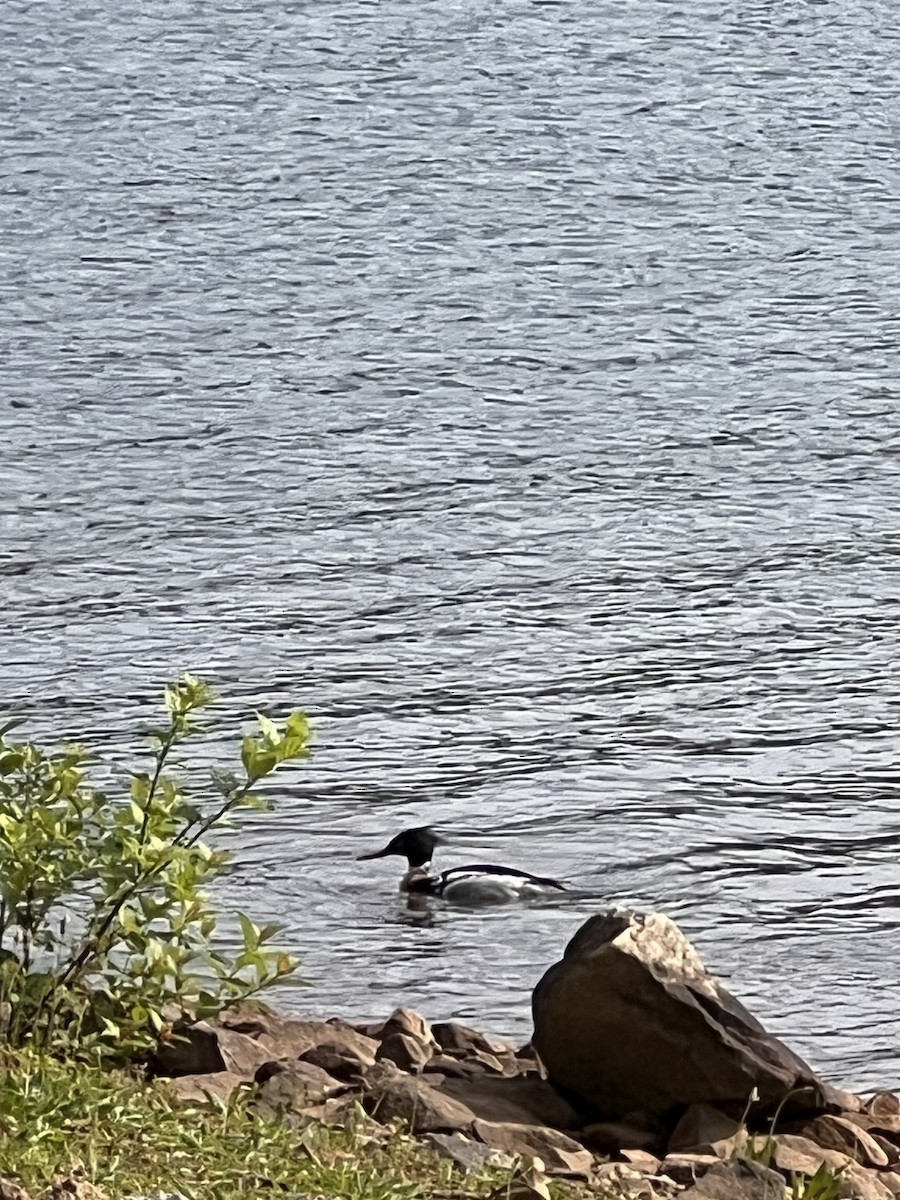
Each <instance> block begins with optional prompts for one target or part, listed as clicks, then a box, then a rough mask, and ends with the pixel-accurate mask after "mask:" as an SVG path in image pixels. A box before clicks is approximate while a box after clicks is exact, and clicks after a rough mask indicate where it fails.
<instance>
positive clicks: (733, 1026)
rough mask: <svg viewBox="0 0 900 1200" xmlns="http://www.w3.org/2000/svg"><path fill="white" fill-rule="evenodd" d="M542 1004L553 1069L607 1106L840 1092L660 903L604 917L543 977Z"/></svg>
mask: <svg viewBox="0 0 900 1200" xmlns="http://www.w3.org/2000/svg"><path fill="white" fill-rule="evenodd" d="M533 1013H534V1037H533V1042H534V1046H535V1048H536V1049H537V1052H538V1054H539V1055H540V1058H541V1061H542V1062H543V1064H544V1066H545V1067H546V1069H547V1073H548V1075H549V1077H550V1078H551V1079H552V1080H553V1081H554V1082H555V1083H556V1084H557V1085H558V1086H560V1087H561V1088H563V1089H565V1090H566V1092H567V1093H571V1094H573V1095H576V1096H578V1097H581V1098H582V1099H583V1100H584V1101H585V1102H587V1103H588V1104H589V1105H591V1106H592V1107H593V1108H594V1110H595V1112H596V1114H597V1115H598V1116H599V1117H609V1118H612V1119H616V1118H618V1117H619V1116H620V1115H621V1114H622V1113H623V1111H625V1110H626V1109H629V1108H642V1109H647V1110H649V1111H650V1112H653V1113H657V1114H660V1115H662V1114H665V1113H667V1112H668V1111H669V1110H671V1109H673V1108H675V1107H676V1106H681V1105H690V1104H712V1105H714V1106H716V1107H720V1108H722V1107H725V1108H728V1109H729V1111H731V1110H734V1111H735V1112H736V1113H740V1112H741V1111H742V1110H743V1108H744V1106H745V1104H746V1101H747V1097H748V1096H749V1095H750V1094H751V1093H752V1091H753V1089H754V1088H756V1089H757V1094H758V1095H759V1096H760V1105H759V1107H760V1108H761V1109H768V1108H772V1107H773V1106H775V1105H777V1104H779V1103H781V1102H782V1101H784V1100H785V1098H786V1097H787V1095H788V1093H789V1092H793V1091H795V1089H800V1090H801V1092H802V1089H804V1088H805V1089H807V1091H806V1093H805V1094H798V1096H796V1097H795V1096H792V1097H791V1099H790V1101H789V1102H788V1105H787V1107H788V1108H789V1109H790V1112H798V1113H807V1112H808V1113H810V1114H815V1113H817V1112H822V1111H824V1110H825V1109H826V1108H827V1106H828V1104H829V1103H830V1102H833V1100H834V1098H833V1096H831V1094H830V1093H829V1091H828V1088H827V1085H825V1084H823V1083H822V1082H821V1081H820V1080H819V1079H818V1078H817V1077H816V1075H815V1073H814V1072H813V1070H812V1068H810V1067H809V1066H808V1065H807V1064H806V1063H805V1062H803V1060H802V1059H801V1058H799V1057H798V1056H797V1055H796V1054H794V1053H793V1051H791V1050H789V1049H788V1047H787V1046H785V1045H784V1044H783V1043H782V1042H780V1041H779V1040H778V1039H777V1038H776V1037H774V1036H773V1035H772V1034H769V1033H767V1032H766V1030H765V1029H764V1028H763V1027H762V1025H760V1023H759V1022H758V1021H757V1020H756V1019H755V1018H754V1017H752V1016H751V1015H750V1013H748V1012H747V1010H746V1009H745V1008H743V1006H742V1005H741V1004H740V1003H739V1002H738V1001H737V1000H736V999H735V998H734V997H733V996H731V995H730V994H729V993H728V992H727V991H725V989H724V988H722V987H721V986H720V985H719V984H718V983H717V982H716V981H715V980H714V979H713V977H712V976H711V975H710V974H709V973H708V971H707V970H706V968H705V967H704V966H703V963H702V962H701V961H700V958H699V956H698V954H697V952H696V950H695V949H694V948H693V946H692V945H691V944H690V942H689V941H688V940H687V938H686V937H685V936H684V934H683V933H682V932H681V930H680V929H679V928H678V927H677V926H676V925H675V924H674V923H673V922H672V921H670V920H669V918H668V917H665V916H662V915H661V914H658V913H653V914H650V915H647V916H640V915H637V914H634V913H621V912H615V913H610V914H603V915H599V916H596V917H592V918H591V919H590V920H589V921H588V922H586V924H585V925H583V926H582V928H581V929H580V930H579V931H578V932H577V933H576V934H575V936H574V938H573V939H572V940H571V942H570V943H569V945H568V946H567V947H566V951H565V954H564V956H563V958H562V960H561V961H560V962H558V963H556V964H555V965H554V966H552V967H551V968H550V969H549V970H548V971H547V972H546V974H545V975H544V977H543V978H542V979H541V980H540V982H539V983H538V985H537V987H536V988H535V991H534V996H533ZM790 1112H788V1111H785V1113H784V1115H785V1116H786V1117H787V1116H789V1115H790Z"/></svg>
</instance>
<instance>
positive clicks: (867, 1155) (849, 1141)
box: [804, 1114, 891, 1167]
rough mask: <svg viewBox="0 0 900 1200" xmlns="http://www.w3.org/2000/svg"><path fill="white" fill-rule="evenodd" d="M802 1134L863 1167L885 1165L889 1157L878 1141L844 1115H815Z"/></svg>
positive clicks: (887, 1164)
mask: <svg viewBox="0 0 900 1200" xmlns="http://www.w3.org/2000/svg"><path fill="white" fill-rule="evenodd" d="M804 1136H806V1137H808V1138H810V1139H811V1140H812V1141H814V1142H815V1143H816V1145H817V1146H825V1147H827V1149H829V1150H838V1151H840V1153H841V1154H847V1155H849V1157H850V1158H852V1159H854V1160H855V1161H856V1162H858V1163H861V1164H862V1165H863V1166H864V1167H887V1166H889V1165H890V1161H891V1160H890V1158H889V1157H888V1155H887V1154H886V1153H885V1151H884V1150H883V1149H882V1148H881V1146H879V1144H878V1142H877V1141H876V1140H875V1138H874V1137H873V1136H872V1134H870V1133H868V1132H867V1131H866V1130H865V1129H863V1128H862V1127H861V1126H859V1125H857V1124H855V1123H854V1122H853V1121H848V1120H847V1119H846V1118H845V1117H835V1116H832V1115H830V1114H829V1115H826V1116H823V1117H816V1119H815V1120H814V1121H811V1122H810V1123H809V1124H808V1125H807V1126H806V1127H805V1129H804Z"/></svg>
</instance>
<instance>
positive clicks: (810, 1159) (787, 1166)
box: [751, 1133, 853, 1179]
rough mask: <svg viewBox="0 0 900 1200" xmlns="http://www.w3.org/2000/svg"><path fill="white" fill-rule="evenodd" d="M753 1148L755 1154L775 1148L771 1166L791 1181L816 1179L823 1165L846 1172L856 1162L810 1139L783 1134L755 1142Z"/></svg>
mask: <svg viewBox="0 0 900 1200" xmlns="http://www.w3.org/2000/svg"><path fill="white" fill-rule="evenodd" d="M751 1144H752V1147H753V1149H754V1150H755V1151H762V1150H763V1148H764V1147H765V1146H767V1145H771V1146H772V1158H771V1165H772V1166H773V1167H775V1168H776V1169H777V1170H778V1171H780V1172H781V1173H782V1174H783V1175H785V1176H786V1177H787V1178H788V1179H790V1177H791V1176H792V1175H808V1176H812V1175H815V1173H816V1171H818V1169H819V1167H820V1166H821V1165H822V1163H824V1164H825V1166H826V1167H827V1168H828V1170H829V1171H832V1172H837V1171H846V1170H847V1169H848V1168H849V1167H850V1165H851V1163H852V1161H853V1160H852V1159H851V1158H850V1156H849V1155H847V1154H842V1153H840V1151H838V1150H828V1149H826V1148H825V1147H823V1146H817V1145H816V1143H815V1142H813V1141H811V1140H810V1139H809V1138H805V1137H800V1136H799V1135H798V1134H788V1133H782V1134H778V1136H777V1137H775V1138H763V1137H759V1138H754V1139H753V1140H752V1143H751Z"/></svg>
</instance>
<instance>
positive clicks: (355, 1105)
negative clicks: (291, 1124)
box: [299, 1095, 390, 1142]
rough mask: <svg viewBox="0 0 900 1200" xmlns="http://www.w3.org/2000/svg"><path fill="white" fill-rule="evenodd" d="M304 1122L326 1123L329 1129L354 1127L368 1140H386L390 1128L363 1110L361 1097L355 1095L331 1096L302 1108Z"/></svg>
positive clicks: (301, 1114) (300, 1113)
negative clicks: (319, 1102)
mask: <svg viewBox="0 0 900 1200" xmlns="http://www.w3.org/2000/svg"><path fill="white" fill-rule="evenodd" d="M299 1115H300V1116H301V1117H302V1118H303V1120H304V1122H306V1121H309V1122H312V1123H315V1124H316V1125H325V1126H326V1127H327V1128H329V1129H352V1130H353V1131H354V1134H355V1135H356V1136H357V1137H358V1138H361V1139H362V1138H365V1139H368V1141H370V1142H372V1141H384V1140H385V1139H386V1138H387V1137H389V1136H390V1130H389V1129H387V1128H386V1127H385V1126H384V1125H380V1124H379V1123H378V1122H377V1121H374V1120H373V1119H372V1118H371V1117H370V1116H368V1115H367V1114H366V1113H365V1112H363V1109H362V1105H361V1104H360V1102H359V1097H358V1096H355V1095H346V1096H329V1097H328V1099H327V1100H325V1101H323V1102H322V1103H321V1104H312V1105H310V1106H309V1107H308V1108H303V1109H301V1110H300V1112H299Z"/></svg>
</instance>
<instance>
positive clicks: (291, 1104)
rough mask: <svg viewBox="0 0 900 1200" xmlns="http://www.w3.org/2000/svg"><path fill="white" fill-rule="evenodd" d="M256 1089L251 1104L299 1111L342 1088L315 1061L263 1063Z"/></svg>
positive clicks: (264, 1109) (275, 1109) (268, 1108)
mask: <svg viewBox="0 0 900 1200" xmlns="http://www.w3.org/2000/svg"><path fill="white" fill-rule="evenodd" d="M257 1082H258V1083H259V1085H260V1086H259V1090H258V1091H257V1093H256V1097H255V1100H254V1104H255V1105H256V1106H257V1107H258V1108H260V1109H262V1110H263V1111H266V1112H289V1113H301V1112H303V1111H304V1110H305V1109H307V1108H309V1107H310V1106H311V1105H314V1104H322V1103H323V1102H324V1101H325V1100H327V1099H328V1097H329V1096H334V1095H336V1094H337V1093H339V1092H341V1091H343V1090H345V1089H343V1087H342V1085H341V1084H339V1083H337V1082H336V1081H335V1080H334V1079H332V1078H331V1076H330V1075H329V1074H328V1072H327V1071H323V1070H322V1068H321V1067H317V1066H315V1064H314V1063H308V1062H302V1061H299V1060H298V1061H297V1062H284V1061H281V1062H274V1063H266V1064H265V1065H264V1066H263V1067H262V1068H261V1069H260V1071H259V1072H258V1073H257Z"/></svg>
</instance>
